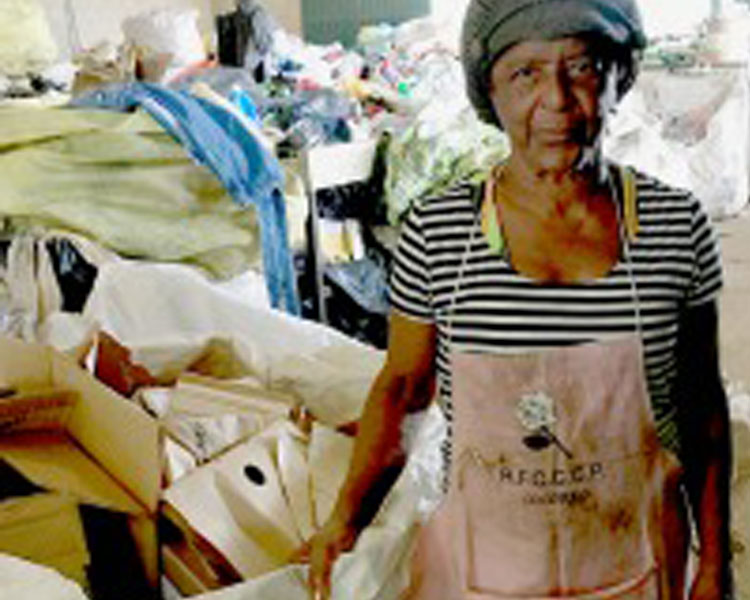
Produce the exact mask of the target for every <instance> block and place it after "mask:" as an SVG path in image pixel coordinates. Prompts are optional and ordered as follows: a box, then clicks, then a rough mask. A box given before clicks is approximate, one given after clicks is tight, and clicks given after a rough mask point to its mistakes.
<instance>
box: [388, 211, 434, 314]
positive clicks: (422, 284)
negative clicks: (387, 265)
mask: <svg viewBox="0 0 750 600" xmlns="http://www.w3.org/2000/svg"><path fill="white" fill-rule="evenodd" d="M429 273H430V269H429V261H428V253H427V242H426V238H425V231H424V227H423V226H422V219H421V215H420V211H419V205H415V206H414V207H412V209H411V210H410V211H409V214H408V216H407V218H406V221H405V222H404V224H403V226H402V229H401V233H400V237H399V241H398V245H397V247H396V253H395V256H394V261H393V269H392V272H391V277H390V290H389V293H390V304H391V308H393V309H395V310H397V311H398V312H400V313H402V314H404V315H405V316H407V317H410V318H412V319H415V320H418V321H422V322H426V323H432V322H433V321H434V319H433V312H432V294H431V290H430V274H429Z"/></svg>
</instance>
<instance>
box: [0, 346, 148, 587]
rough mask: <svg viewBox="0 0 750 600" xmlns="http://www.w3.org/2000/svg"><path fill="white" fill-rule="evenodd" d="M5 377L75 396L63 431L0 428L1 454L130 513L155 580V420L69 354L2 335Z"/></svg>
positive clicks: (0, 375) (34, 474) (36, 477)
mask: <svg viewBox="0 0 750 600" xmlns="http://www.w3.org/2000/svg"><path fill="white" fill-rule="evenodd" d="M0 382H2V383H3V386H10V387H13V388H16V389H18V390H21V391H24V390H29V389H31V390H35V389H36V390H38V389H44V388H47V389H49V388H53V389H58V390H66V391H69V392H72V393H74V394H75V395H76V396H77V400H76V402H75V403H74V405H73V407H72V409H71V411H70V414H69V415H68V418H67V422H66V433H65V434H57V435H50V434H36V433H33V434H26V433H23V434H13V435H3V436H0V457H2V458H4V459H5V460H7V462H8V463H9V464H11V465H12V466H13V467H14V468H16V469H18V470H19V471H20V472H21V473H23V475H24V476H26V477H27V478H28V479H29V480H31V481H33V482H34V483H36V484H37V485H40V486H42V487H44V488H46V489H49V490H50V491H54V492H57V493H59V494H61V495H64V496H69V497H70V498H71V499H72V500H75V501H79V502H86V503H91V504H94V505H97V506H102V507H104V508H109V509H114V510H118V511H122V512H125V513H128V514H129V515H131V519H130V529H131V531H132V533H133V536H134V539H135V542H136V545H137V546H138V550H139V553H140V555H141V559H142V561H143V564H144V567H145V569H146V575H147V577H148V579H149V581H150V582H151V583H152V584H154V585H155V584H156V582H157V581H158V563H157V547H156V530H155V523H154V519H153V515H154V514H155V513H156V509H157V506H158V501H159V495H160V485H161V452H160V447H161V446H160V439H159V436H160V434H159V426H158V423H157V422H156V421H155V420H154V419H152V418H151V417H149V416H148V415H147V414H146V413H145V412H144V411H143V410H142V409H140V408H139V407H137V406H135V405H134V404H133V403H131V402H130V401H128V400H125V399H124V398H122V397H121V396H119V395H118V394H116V393H114V392H112V391H111V390H109V389H108V388H107V387H106V386H104V385H102V384H101V383H99V382H98V381H97V380H96V379H94V378H93V377H92V376H91V375H90V374H89V373H88V372H86V371H84V370H83V369H81V368H80V367H79V366H78V364H76V363H75V362H74V361H73V360H72V359H70V358H69V357H68V356H65V355H62V354H60V353H58V352H56V351H55V350H54V349H52V348H51V347H47V346H44V345H41V344H33V343H27V342H23V341H21V340H17V339H12V338H7V337H1V336H0Z"/></svg>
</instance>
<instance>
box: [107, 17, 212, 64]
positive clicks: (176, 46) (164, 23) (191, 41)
mask: <svg viewBox="0 0 750 600" xmlns="http://www.w3.org/2000/svg"><path fill="white" fill-rule="evenodd" d="M122 32H123V34H124V36H125V39H126V41H128V42H131V43H132V44H134V45H135V46H137V47H138V48H140V49H142V50H144V51H146V54H145V57H157V56H159V55H169V56H171V65H172V66H185V65H189V64H191V63H195V62H199V61H201V60H203V59H204V58H205V57H206V51H205V47H204V45H203V40H202V39H201V34H200V31H199V29H198V11H197V10H195V9H192V10H169V9H157V10H152V11H149V12H146V13H141V14H138V15H136V16H134V17H130V18H128V19H125V20H124V21H123V23H122Z"/></svg>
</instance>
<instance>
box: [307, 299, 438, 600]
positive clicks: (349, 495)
mask: <svg viewBox="0 0 750 600" xmlns="http://www.w3.org/2000/svg"><path fill="white" fill-rule="evenodd" d="M434 360H435V328H434V326H433V325H431V324H425V323H420V322H417V321H414V320H410V319H408V318H406V317H404V316H402V315H400V314H398V313H392V314H391V317H390V323H389V337H388V352H387V357H386V363H385V365H384V367H383V369H382V370H381V372H380V373H379V375H378V376H377V378H376V379H375V382H374V383H373V385H372V387H371V389H370V393H369V395H368V398H367V402H366V403H365V407H364V411H363V414H362V417H361V419H360V422H359V430H358V434H357V438H356V441H355V444H354V452H353V454H352V459H351V462H350V465H349V472H348V474H347V478H346V480H345V482H344V485H343V486H342V488H341V490H340V492H339V496H338V500H337V502H336V506H335V508H334V510H333V513H332V515H331V516H330V517H329V519H328V521H327V522H326V523H325V525H324V526H323V527H322V528H321V530H320V531H319V532H318V533H317V534H316V535H315V536H313V538H312V539H311V540H310V542H309V544H308V547H307V548H306V550H305V554H306V555H307V556H306V558H307V559H308V560H309V561H310V578H309V581H310V589H311V594H312V597H313V598H315V599H318V598H328V597H329V594H330V574H331V569H332V568H333V564H334V562H335V560H336V558H337V557H338V555H339V554H340V553H341V552H343V551H346V550H348V549H350V548H351V547H352V546H353V545H354V542H355V541H356V539H357V536H358V535H359V533H360V532H361V531H362V529H364V528H365V527H366V526H367V525H368V524H369V523H370V521H371V520H372V519H373V517H374V516H375V514H376V513H377V512H378V509H379V508H380V504H381V503H382V501H383V499H384V498H385V496H386V495H387V494H388V491H389V490H390V489H391V487H392V486H393V483H394V482H395V481H396V479H397V478H398V476H399V474H400V473H401V471H402V469H403V467H404V464H405V463H406V454H405V452H404V449H403V446H402V443H401V428H402V424H403V421H404V417H406V415H407V414H409V413H412V412H416V411H419V410H423V409H424V408H426V407H427V406H428V404H429V403H430V401H431V400H432V397H433V394H434V391H435V376H434Z"/></svg>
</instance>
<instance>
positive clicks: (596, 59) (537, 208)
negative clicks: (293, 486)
mask: <svg viewBox="0 0 750 600" xmlns="http://www.w3.org/2000/svg"><path fill="white" fill-rule="evenodd" d="M644 44H645V39H644V33H643V29H642V25H641V20H640V16H639V13H638V9H637V7H636V6H635V5H634V3H633V1H632V0H471V2H470V5H469V7H468V11H467V14H466V18H465V22H464V29H463V37H462V60H463V65H464V69H465V74H466V81H467V89H468V93H469V98H470V100H471V102H472V104H473V105H474V107H475V108H476V110H477V112H478V114H479V115H480V117H482V118H483V119H485V120H486V121H489V122H492V123H495V124H496V125H497V126H498V127H501V128H502V129H503V130H504V131H505V132H507V134H508V136H509V138H510V140H511V147H512V152H511V155H510V157H509V158H508V159H507V161H506V162H504V163H503V164H500V165H497V166H496V167H495V168H494V169H492V171H491V173H489V174H488V176H487V178H486V180H485V181H484V183H483V184H482V185H479V186H476V185H461V186H458V187H456V188H455V189H453V190H452V191H450V192H449V193H447V194H445V195H444V196H442V197H438V198H431V199H428V200H426V201H424V202H422V203H420V204H418V205H417V206H415V207H414V208H413V210H412V212H411V214H410V216H409V217H408V219H407V222H406V223H405V226H404V229H403V232H402V236H401V241H400V245H399V250H398V253H397V259H396V262H395V268H394V272H393V277H392V306H393V313H392V316H391V321H390V332H389V349H388V354H387V360H386V364H385V366H384V368H383V370H382V372H381V373H380V375H379V377H378V378H377V379H376V381H375V382H374V385H373V387H372V389H371V391H370V395H369V398H368V402H367V404H366V408H365V411H364V415H363V417H362V420H361V427H360V434H359V436H358V439H357V442H356V445H355V450H354V456H353V459H352V464H351V467H350V472H349V476H348V479H347V481H346V483H345V485H344V486H343V488H342V490H341V493H340V496H339V500H338V503H337V505H336V508H335V510H334V513H333V515H332V516H331V518H330V520H329V521H328V522H327V523H326V524H325V526H324V527H323V528H322V529H321V531H320V532H319V533H318V534H317V535H316V536H315V537H314V538H313V539H312V540H311V542H310V545H309V548H308V551H309V560H310V562H311V568H310V582H311V588H312V590H313V597H320V598H324V597H327V595H328V588H329V579H330V571H331V566H332V564H333V562H334V561H335V559H336V557H337V556H338V554H339V553H340V552H342V551H345V550H347V549H349V548H351V547H352V545H353V543H354V542H355V540H356V539H357V535H358V533H359V532H360V531H361V530H362V529H363V528H364V527H365V526H366V525H367V523H368V522H369V521H370V519H371V518H372V517H373V515H374V513H375V512H376V511H377V509H378V506H379V505H380V502H381V500H382V499H383V497H384V495H385V494H386V492H387V491H388V489H389V488H390V486H391V485H392V483H393V481H394V480H395V479H396V477H397V475H398V473H399V472H400V470H401V468H402V466H403V464H404V462H405V457H406V451H405V450H404V449H403V447H402V443H401V441H402V440H401V430H402V425H403V422H404V419H405V418H406V416H407V415H409V414H410V413H413V412H416V411H420V410H422V409H424V408H425V407H426V406H427V404H428V403H429V402H430V401H431V400H432V399H433V395H435V396H437V398H438V401H439V402H441V404H442V407H443V408H444V412H445V414H446V417H447V419H448V420H449V422H450V424H451V426H450V427H449V433H450V436H449V440H447V444H446V459H447V460H446V464H447V473H448V475H449V477H447V483H448V486H447V494H446V497H445V499H444V501H443V503H442V504H441V506H440V508H439V509H438V511H437V513H436V514H435V515H434V516H433V517H432V518H431V520H430V521H429V522H428V523H426V524H425V525H424V527H423V528H422V531H421V533H420V537H419V540H418V543H417V548H416V551H415V554H414V559H413V578H412V584H411V587H410V589H409V591H408V595H407V597H408V598H418V599H420V600H440V599H445V600H461V599H476V600H479V599H480V598H481V599H490V598H551V597H555V598H558V597H576V598H641V599H657V598H672V599H677V598H684V597H685V596H686V595H687V594H689V595H690V597H691V598H692V599H694V600H698V599H699V598H701V599H703V598H722V597H724V596H725V595H726V594H728V593H729V583H730V582H729V576H728V573H729V568H728V565H729V556H728V545H729V544H728V523H729V508H728V472H729V462H730V457H729V443H728V418H727V408H726V399H725V396H724V393H723V390H722V386H721V381H720V375H719V367H718V356H717V341H716V327H717V309H716V296H717V293H718V290H719V288H720V287H721V269H720V266H719V260H718V255H717V249H716V245H715V242H714V237H713V233H712V230H711V228H710V225H709V222H708V219H707V217H706V215H705V213H704V212H703V210H702V208H701V205H700V203H699V202H698V201H697V200H696V199H695V198H693V197H692V196H691V195H690V194H689V193H687V192H684V191H681V190H675V189H671V188H669V187H666V186H665V185H663V184H661V183H660V182H659V181H657V180H655V179H653V178H651V177H648V176H646V175H644V174H642V173H638V172H635V171H633V170H631V169H628V168H624V167H620V166H617V165H614V164H611V163H610V162H607V161H606V160H605V159H604V157H603V156H602V150H601V139H602V135H603V132H604V129H605V124H606V120H607V117H608V115H609V113H610V112H611V111H612V109H613V108H614V107H615V105H616V103H617V101H618V100H619V99H620V98H621V97H622V95H623V94H624V93H626V92H627V90H628V89H629V87H630V86H631V84H632V83H633V80H634V78H635V76H636V69H637V58H638V53H639V51H640V50H641V49H642V48H643V46H644ZM436 388H437V393H436V394H435V392H436ZM690 519H692V522H693V524H694V526H695V527H694V529H695V530H696V531H697V540H696V546H697V547H699V556H698V559H697V561H696V563H695V568H694V569H692V571H691V572H692V573H693V577H692V580H691V581H687V576H686V572H687V570H686V562H687V555H688V547H689V540H690V530H691V527H690V526H689V523H690ZM352 597H356V590H355V591H353V596H352Z"/></svg>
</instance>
